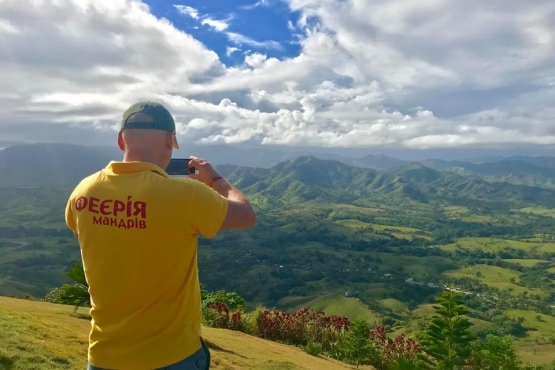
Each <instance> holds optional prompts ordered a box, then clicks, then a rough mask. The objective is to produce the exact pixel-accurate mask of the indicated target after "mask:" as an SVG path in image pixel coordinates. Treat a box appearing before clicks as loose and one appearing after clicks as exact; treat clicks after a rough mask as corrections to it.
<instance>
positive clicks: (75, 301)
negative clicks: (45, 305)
mask: <svg viewBox="0 0 555 370" xmlns="http://www.w3.org/2000/svg"><path fill="white" fill-rule="evenodd" d="M66 275H67V276H68V277H69V278H70V279H72V280H73V281H74V282H75V283H74V284H72V285H70V284H64V285H62V286H61V287H58V288H56V289H54V290H52V291H51V292H49V293H48V294H46V296H45V297H44V298H45V300H46V301H47V302H52V303H60V304H70V305H73V306H75V311H77V310H78V309H79V307H81V306H83V305H85V304H90V302H91V296H90V293H89V285H88V283H87V279H86V278H85V272H84V270H83V266H82V265H80V264H74V265H73V267H72V268H71V270H70V271H69V272H68V273H67V274H66Z"/></svg>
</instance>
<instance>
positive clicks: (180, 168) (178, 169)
mask: <svg viewBox="0 0 555 370" xmlns="http://www.w3.org/2000/svg"><path fill="white" fill-rule="evenodd" d="M190 160H191V158H172V159H171V161H170V164H168V167H167V168H166V173H167V174H168V175H170V176H172V175H173V176H187V175H189V174H190V173H195V171H196V169H195V168H194V167H189V161H190Z"/></svg>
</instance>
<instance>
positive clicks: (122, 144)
mask: <svg viewBox="0 0 555 370" xmlns="http://www.w3.org/2000/svg"><path fill="white" fill-rule="evenodd" d="M118 146H119V148H120V150H121V151H122V152H124V151H125V142H124V141H123V132H122V131H120V132H118Z"/></svg>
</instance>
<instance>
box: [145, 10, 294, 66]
mask: <svg viewBox="0 0 555 370" xmlns="http://www.w3.org/2000/svg"><path fill="white" fill-rule="evenodd" d="M146 3H147V4H148V5H149V6H150V8H151V11H152V13H153V14H155V15H156V16H158V17H161V18H162V17H163V18H166V19H168V20H169V21H170V22H172V23H173V25H174V26H175V27H177V28H179V29H181V30H183V31H185V32H187V33H189V34H191V35H192V36H194V37H195V38H196V39H197V40H199V41H201V42H202V43H204V44H205V45H206V46H207V47H208V48H209V49H211V50H213V51H215V52H216V53H218V55H219V57H220V59H221V61H222V62H223V63H225V64H226V65H227V66H233V65H237V64H240V63H242V62H243V60H244V55H245V53H252V52H259V53H263V54H266V55H267V56H268V57H273V58H278V59H283V58H290V57H293V56H296V55H298V54H299V53H300V51H301V47H300V45H299V42H298V38H297V37H296V36H295V30H294V29H292V28H291V27H292V26H293V27H294V25H295V24H296V23H297V21H298V18H299V14H298V13H297V12H292V11H290V9H289V7H288V5H287V3H285V2H283V1H281V0H266V1H264V0H260V1H243V0H240V1H225V0H216V1H202V0H197V1H186V2H179V1H176V2H174V3H172V2H170V1H163V2H162V1H156V0H148V1H146ZM180 9H181V11H180ZM206 20H209V21H210V20H213V21H218V22H220V24H225V25H226V28H225V30H218V29H217V28H215V27H214V26H211V25H209V24H208V23H204V24H203V21H206ZM230 33H232V34H237V35H240V36H242V37H244V38H245V40H246V42H245V41H243V42H241V40H240V39H239V40H236V39H234V38H230V36H229V34H230ZM234 40H235V41H234ZM249 40H252V41H253V43H249V42H248V41H249ZM256 43H260V44H263V45H257V44H256ZM229 48H237V49H239V50H236V51H233V52H232V53H229V52H228V51H231V50H229Z"/></svg>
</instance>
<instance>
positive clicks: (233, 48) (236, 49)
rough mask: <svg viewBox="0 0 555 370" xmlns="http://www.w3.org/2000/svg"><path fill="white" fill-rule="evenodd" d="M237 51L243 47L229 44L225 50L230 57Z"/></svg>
mask: <svg viewBox="0 0 555 370" xmlns="http://www.w3.org/2000/svg"><path fill="white" fill-rule="evenodd" d="M236 51H241V49H239V48H236V47H233V46H228V47H227V49H226V50H225V55H227V56H228V57H230V56H231V54H233V53H235V52H236Z"/></svg>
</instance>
